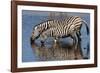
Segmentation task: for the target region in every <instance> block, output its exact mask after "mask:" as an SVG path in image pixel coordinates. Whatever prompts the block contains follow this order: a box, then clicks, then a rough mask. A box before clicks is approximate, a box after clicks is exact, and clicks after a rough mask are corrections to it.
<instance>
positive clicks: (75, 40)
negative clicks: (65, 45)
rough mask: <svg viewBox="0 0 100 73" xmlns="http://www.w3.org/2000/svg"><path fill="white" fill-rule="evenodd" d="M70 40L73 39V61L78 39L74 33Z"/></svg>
mask: <svg viewBox="0 0 100 73" xmlns="http://www.w3.org/2000/svg"><path fill="white" fill-rule="evenodd" d="M72 39H73V46H74V54H75V59H77V48H78V37H77V35H76V33H75V34H73V35H72Z"/></svg>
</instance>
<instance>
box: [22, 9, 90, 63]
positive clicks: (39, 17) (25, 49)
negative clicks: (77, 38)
mask: <svg viewBox="0 0 100 73" xmlns="http://www.w3.org/2000/svg"><path fill="white" fill-rule="evenodd" d="M49 13H50V12H40V11H32V10H23V11H22V62H33V61H37V59H38V57H37V56H36V54H35V53H34V50H32V48H31V45H30V37H31V33H32V29H33V27H34V26H35V25H37V24H38V23H40V22H41V21H45V20H47V19H48V15H49ZM56 14H59V12H56ZM65 14H67V15H69V16H70V15H71V16H76V15H77V16H80V17H81V18H82V19H84V20H85V21H86V22H87V23H88V27H90V14H89V13H74V12H73V13H72V12H67V13H65ZM89 29H90V28H89ZM81 33H82V36H81V38H82V42H81V46H82V52H83V56H84V57H88V58H89V56H90V55H89V51H90V49H89V45H90V38H89V37H90V36H89V35H86V28H85V26H82V29H81ZM87 47H88V48H87ZM84 48H85V49H84Z"/></svg>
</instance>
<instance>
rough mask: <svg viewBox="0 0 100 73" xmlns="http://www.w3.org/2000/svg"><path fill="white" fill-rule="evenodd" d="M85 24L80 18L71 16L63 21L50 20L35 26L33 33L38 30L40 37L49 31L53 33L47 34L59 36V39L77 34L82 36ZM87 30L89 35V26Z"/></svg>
mask: <svg viewBox="0 0 100 73" xmlns="http://www.w3.org/2000/svg"><path fill="white" fill-rule="evenodd" d="M83 22H84V23H85V24H86V22H85V21H84V20H82V19H81V18H80V17H79V16H70V17H68V18H66V19H64V20H63V21H60V20H48V21H45V22H42V23H40V24H39V25H37V26H35V28H34V30H33V32H35V30H37V31H38V32H39V35H41V34H42V33H44V32H45V33H46V32H48V31H51V32H48V33H47V34H50V33H52V35H53V36H54V35H59V37H63V36H69V35H70V36H72V35H73V34H75V33H77V36H80V29H81V26H82V24H83ZM86 28H87V33H89V29H88V26H87V24H86ZM39 35H38V36H39ZM56 37H57V36H56Z"/></svg>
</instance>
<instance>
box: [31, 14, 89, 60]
mask: <svg viewBox="0 0 100 73" xmlns="http://www.w3.org/2000/svg"><path fill="white" fill-rule="evenodd" d="M83 23H84V24H85V25H86V29H87V34H88V33H89V29H88V27H87V24H86V22H85V21H84V20H82V19H81V18H80V17H78V16H71V17H69V18H67V19H65V20H64V21H59V20H52V21H51V20H50V21H46V22H43V23H40V24H39V25H38V26H35V30H33V33H32V37H31V44H32V43H34V40H35V39H37V38H40V40H41V44H42V45H41V47H38V48H37V49H36V52H37V53H38V56H39V57H40V60H42V59H43V60H67V59H79V58H80V59H81V58H82V55H81V50H80V48H81V47H80V43H81V38H80V35H81V33H80V29H81V26H82V25H83ZM48 37H54V40H55V42H54V44H53V45H52V47H51V48H50V49H48V48H46V47H45V44H44V42H45V40H46V39H47V38H48ZM65 37H71V38H72V39H73V43H72V44H71V45H70V46H69V45H68V44H65V45H66V46H67V47H63V46H61V42H58V40H59V38H65ZM33 45H35V44H32V47H33V48H34V46H33ZM62 45H63V44H62ZM35 47H36V46H35Z"/></svg>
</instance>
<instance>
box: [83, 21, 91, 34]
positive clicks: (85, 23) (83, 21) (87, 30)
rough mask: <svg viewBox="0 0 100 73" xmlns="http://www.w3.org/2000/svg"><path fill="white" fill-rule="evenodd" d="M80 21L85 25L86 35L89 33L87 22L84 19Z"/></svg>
mask: <svg viewBox="0 0 100 73" xmlns="http://www.w3.org/2000/svg"><path fill="white" fill-rule="evenodd" d="M82 22H83V23H84V24H85V26H86V30H87V35H88V34H89V33H90V32H89V27H88V24H87V22H86V21H84V20H82Z"/></svg>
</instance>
